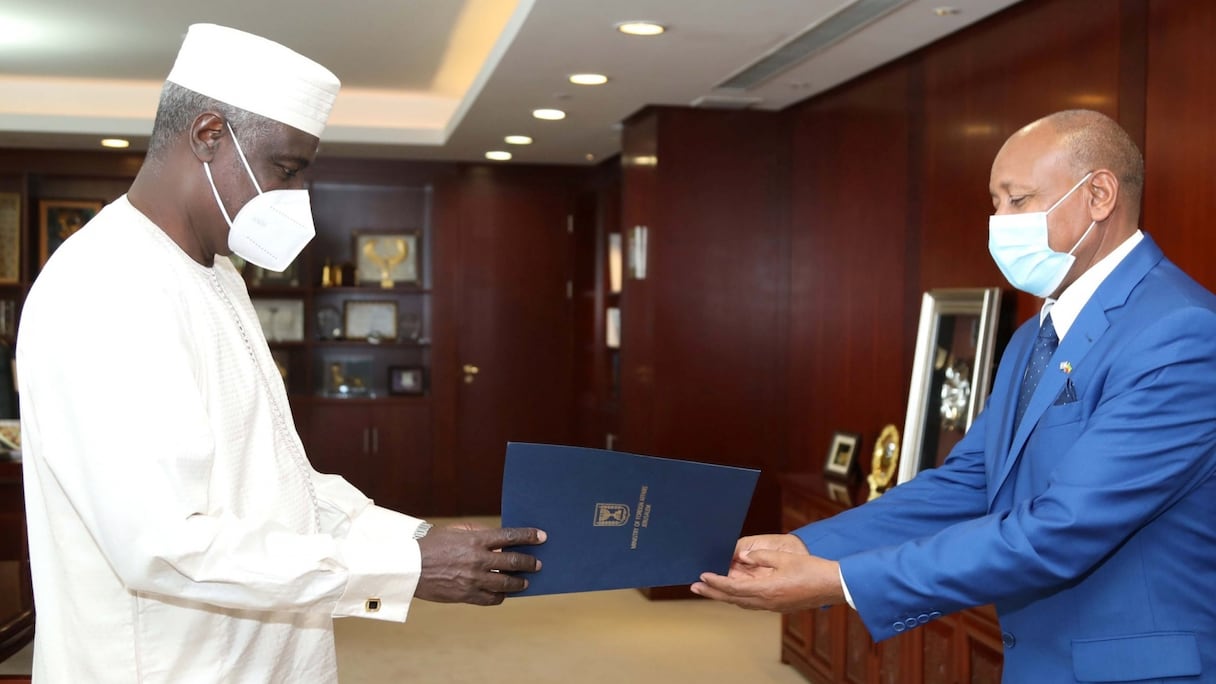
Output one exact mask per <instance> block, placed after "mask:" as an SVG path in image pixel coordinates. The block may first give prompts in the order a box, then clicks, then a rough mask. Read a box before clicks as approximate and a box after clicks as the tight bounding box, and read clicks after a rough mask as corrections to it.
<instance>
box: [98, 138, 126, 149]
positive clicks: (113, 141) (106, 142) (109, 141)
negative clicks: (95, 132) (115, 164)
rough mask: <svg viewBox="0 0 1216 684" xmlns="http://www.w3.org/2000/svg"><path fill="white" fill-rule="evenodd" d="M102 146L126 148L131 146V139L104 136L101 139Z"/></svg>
mask: <svg viewBox="0 0 1216 684" xmlns="http://www.w3.org/2000/svg"><path fill="white" fill-rule="evenodd" d="M101 146H102V147H112V148H114V149H116V150H125V149H127V148H128V147H130V146H131V141H129V140H123V139H122V138H104V139H103V140H102V141H101Z"/></svg>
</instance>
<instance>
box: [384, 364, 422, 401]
mask: <svg viewBox="0 0 1216 684" xmlns="http://www.w3.org/2000/svg"><path fill="white" fill-rule="evenodd" d="M422 392H423V383H422V369H421V368H418V367H416V366H389V368H388V393H389V394H422Z"/></svg>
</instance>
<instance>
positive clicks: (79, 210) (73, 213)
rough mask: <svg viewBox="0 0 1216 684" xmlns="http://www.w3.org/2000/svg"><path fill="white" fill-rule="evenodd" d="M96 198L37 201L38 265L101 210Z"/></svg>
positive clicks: (100, 203)
mask: <svg viewBox="0 0 1216 684" xmlns="http://www.w3.org/2000/svg"><path fill="white" fill-rule="evenodd" d="M103 204H104V203H103V202H100V201H96V200H41V201H39V202H38V265H39V266H42V265H44V264H46V260H47V259H49V258H51V254H54V252H55V250H56V249H59V245H62V244H63V241H64V240H67V239H68V238H69V237H71V236H72V235H74V234H75V233H76V231H78V230H80V229H81V228H83V227H84V224H86V223H88V222H89V221H91V220H92V219H93V217H94V216H96V215H97V212H99V211H101V207H102V205H103Z"/></svg>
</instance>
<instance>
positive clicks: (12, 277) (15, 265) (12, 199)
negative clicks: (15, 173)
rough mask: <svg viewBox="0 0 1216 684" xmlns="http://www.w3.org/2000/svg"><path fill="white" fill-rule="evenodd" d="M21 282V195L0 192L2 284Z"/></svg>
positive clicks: (0, 281)
mask: <svg viewBox="0 0 1216 684" xmlns="http://www.w3.org/2000/svg"><path fill="white" fill-rule="evenodd" d="M20 281H21V194H20V193H16V192H0V283H17V282H20Z"/></svg>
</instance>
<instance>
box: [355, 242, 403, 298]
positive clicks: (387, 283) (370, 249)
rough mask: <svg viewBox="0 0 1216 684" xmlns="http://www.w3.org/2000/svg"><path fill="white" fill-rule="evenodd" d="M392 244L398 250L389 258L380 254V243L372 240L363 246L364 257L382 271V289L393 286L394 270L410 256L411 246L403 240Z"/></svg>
mask: <svg viewBox="0 0 1216 684" xmlns="http://www.w3.org/2000/svg"><path fill="white" fill-rule="evenodd" d="M391 242H392V243H393V245H394V246H395V247H396V248H397V249H396V252H395V253H394V254H392V255H391V256H387V257H386V256H384V255H382V254H380V251H379V249H378V248H379V243H380V241H378V240H371V241H369V242H366V243H364V244H363V256H365V257H367V260H368V261H370V262H371V263H372V264H373V265H374V266H376V268H379V269H380V287H383V288H391V287H392V286H393V277H392V272H393V269H394V268H396V267H397V266H399V265H401V262H403V261H405V258H406V257H408V256H409V254H410V246H409V245H408V244H406V242H405V240H403V239H402V238H397V239H395V240H391Z"/></svg>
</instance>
